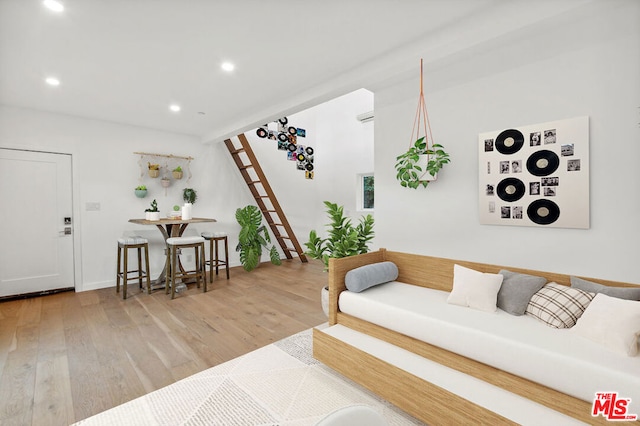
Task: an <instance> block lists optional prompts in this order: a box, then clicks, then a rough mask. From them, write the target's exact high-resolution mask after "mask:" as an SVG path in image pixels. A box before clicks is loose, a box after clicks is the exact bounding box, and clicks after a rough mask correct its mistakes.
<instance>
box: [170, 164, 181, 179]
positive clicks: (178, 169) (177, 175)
mask: <svg viewBox="0 0 640 426" xmlns="http://www.w3.org/2000/svg"><path fill="white" fill-rule="evenodd" d="M171 173H172V174H173V178H174V179H182V167H180V166H178V167H176V168H175V169H173V170H172V172H171Z"/></svg>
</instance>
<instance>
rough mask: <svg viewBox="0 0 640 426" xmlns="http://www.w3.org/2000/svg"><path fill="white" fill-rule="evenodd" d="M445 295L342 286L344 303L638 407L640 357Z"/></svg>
mask: <svg viewBox="0 0 640 426" xmlns="http://www.w3.org/2000/svg"><path fill="white" fill-rule="evenodd" d="M400 267H401V266H400ZM448 297H449V292H445V291H439V290H434V289H431V288H425V287H420V286H417V285H411V284H404V283H399V282H390V283H387V284H382V285H379V286H376V287H373V288H371V289H369V290H367V291H363V292H361V293H353V292H350V291H343V292H341V293H340V298H339V309H340V311H341V312H343V313H346V314H349V315H351V316H353V317H356V318H360V319H363V320H365V321H368V322H370V323H373V324H376V325H379V326H380V327H384V328H387V329H389V330H393V331H395V332H398V333H402V334H404V335H406V336H409V337H412V338H414V339H417V340H421V341H424V342H427V343H429V344H432V345H434V346H439V347H441V348H443V349H446V350H449V351H451V352H454V353H457V354H459V355H462V356H465V357H467V358H471V359H474V360H476V361H478V362H482V363H484V364H487V365H490V366H492V367H495V368H498V369H501V370H505V371H507V372H509V373H511V374H515V375H517V376H521V377H524V378H526V379H529V380H531V381H534V382H537V383H541V384H543V385H545V386H548V387H550V388H552V389H555V390H557V391H560V392H564V393H566V394H569V395H572V396H574V397H576V398H580V399H581V400H584V401H586V402H587V403H589V404H592V403H593V397H594V395H595V393H596V392H602V389H616V390H617V392H618V393H619V394H620V395H624V397H625V398H631V399H632V402H631V403H630V404H629V412H631V413H640V373H639V372H640V356H635V357H630V356H623V355H620V354H617V353H614V352H611V351H610V350H608V349H607V348H605V347H604V346H601V345H599V344H597V343H595V342H593V341H591V340H589V339H585V338H583V337H580V336H578V335H576V334H574V333H572V332H571V329H556V328H552V327H548V326H547V325H545V324H544V323H542V322H540V321H538V320H537V319H536V318H533V317H531V316H529V315H520V316H514V315H510V314H508V313H506V312H505V311H503V310H501V309H498V310H497V311H496V312H495V313H493V314H487V313H486V312H482V311H478V310H475V309H465V308H461V307H460V306H456V305H450V304H448V303H446V300H447V298H448ZM416 356H417V355H416ZM587 416H588V415H587ZM530 423H532V424H543V423H544V422H543V423H540V422H537V423H536V422H535V421H531V422H530ZM544 424H555V423H544Z"/></svg>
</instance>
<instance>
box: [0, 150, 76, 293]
mask: <svg viewBox="0 0 640 426" xmlns="http://www.w3.org/2000/svg"><path fill="white" fill-rule="evenodd" d="M71 194H72V190H71V156H70V155H65V154H52V153H45V152H34V151H20V150H11V149H2V148H0V200H2V203H1V204H0V297H3V296H12V295H18V294H27V293H36V292H43V291H47V290H53V289H61V288H69V287H74V279H73V235H72V230H73V216H72V214H71V213H72V198H71ZM65 222H66V223H65Z"/></svg>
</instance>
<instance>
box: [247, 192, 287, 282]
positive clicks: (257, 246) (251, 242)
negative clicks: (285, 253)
mask: <svg viewBox="0 0 640 426" xmlns="http://www.w3.org/2000/svg"><path fill="white" fill-rule="evenodd" d="M236 220H237V221H238V224H240V227H241V228H240V235H239V236H238V245H237V246H236V251H238V252H240V263H242V266H243V267H244V269H245V271H252V270H254V269H255V268H256V267H257V266H258V265H259V264H260V257H261V256H262V249H263V248H265V249H267V250H268V251H269V258H270V259H271V263H273V264H274V265H280V264H281V263H282V262H281V260H280V254H279V253H278V249H276V246H274V245H271V247H269V245H270V244H271V237H269V232H268V231H267V228H266V227H265V226H264V225H263V224H262V213H261V212H260V210H258V208H257V207H256V206H253V205H248V206H246V207H243V208H241V209H240V208H239V209H237V210H236Z"/></svg>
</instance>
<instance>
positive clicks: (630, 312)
mask: <svg viewBox="0 0 640 426" xmlns="http://www.w3.org/2000/svg"><path fill="white" fill-rule="evenodd" d="M571 331H572V332H574V333H576V334H578V335H580V336H582V337H585V338H587V339H589V340H592V341H594V342H596V343H599V344H601V345H604V346H606V347H607V348H608V349H610V350H612V351H615V352H618V353H620V354H623V355H628V356H635V355H637V354H638V338H639V337H640V302H638V301H635V300H624V299H619V298H617V297H611V296H607V295H606V294H602V293H598V294H596V297H594V298H593V300H592V301H591V304H590V305H589V307H588V308H587V309H586V310H585V311H584V314H582V317H580V319H579V320H578V323H577V324H576V325H575V326H574V327H573V328H572V329H571Z"/></svg>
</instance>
